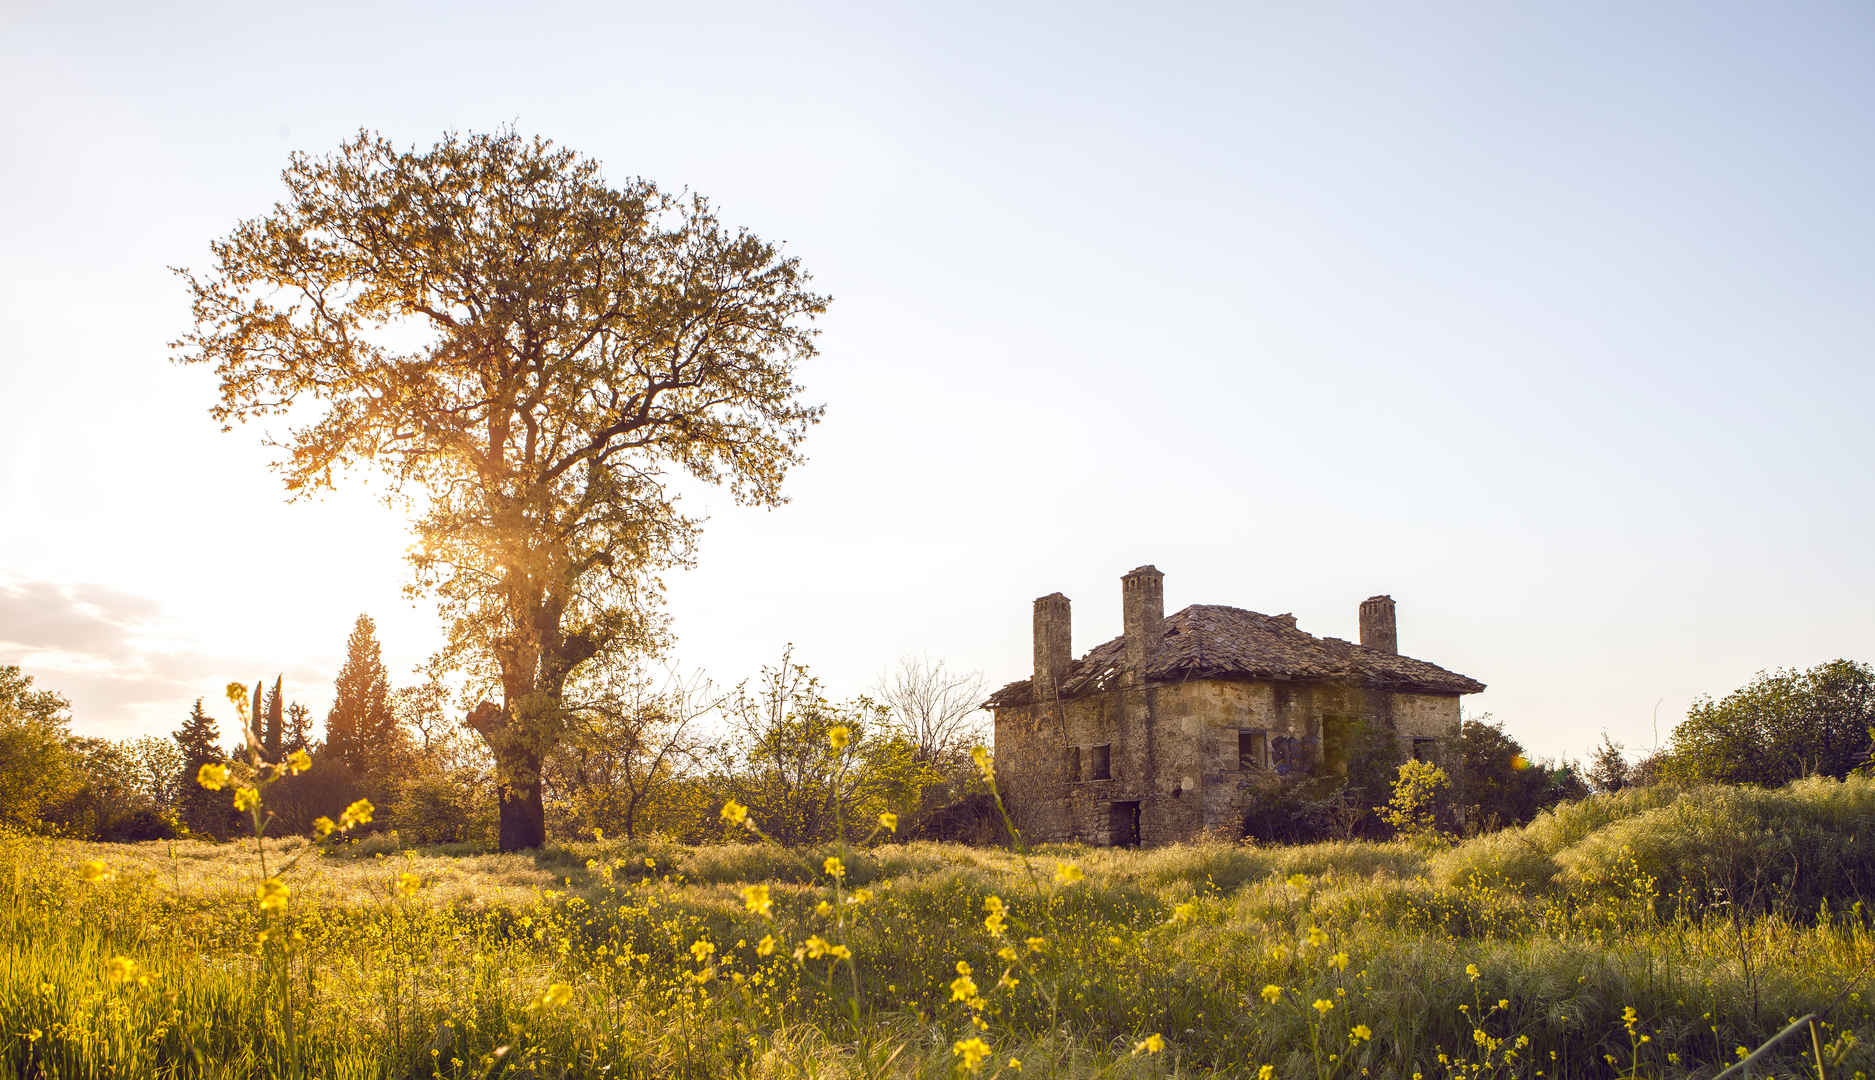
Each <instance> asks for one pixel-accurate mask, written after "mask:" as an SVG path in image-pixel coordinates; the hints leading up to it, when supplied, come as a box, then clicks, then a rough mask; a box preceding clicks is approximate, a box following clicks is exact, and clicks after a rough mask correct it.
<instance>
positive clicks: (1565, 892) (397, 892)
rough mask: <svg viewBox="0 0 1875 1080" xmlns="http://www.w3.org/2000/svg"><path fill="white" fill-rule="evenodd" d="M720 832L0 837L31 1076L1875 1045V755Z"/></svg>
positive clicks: (1298, 1072) (1473, 1069)
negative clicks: (1153, 832) (1158, 823)
mask: <svg viewBox="0 0 1875 1080" xmlns="http://www.w3.org/2000/svg"><path fill="white" fill-rule="evenodd" d="M725 833H726V836H729V837H732V838H734V839H735V842H727V841H726V842H724V843H721V844H716V845H710V846H701V847H684V846H678V845H674V844H668V843H658V842H651V843H645V842H637V843H623V842H616V841H612V840H608V839H604V838H596V839H592V840H588V841H582V842H570V843H561V844H557V845H554V846H550V847H548V848H545V849H543V850H541V851H539V852H538V853H535V854H533V855H495V854H487V853H481V852H475V851H469V850H456V849H448V848H425V849H416V850H408V849H404V848H402V847H401V846H400V845H399V844H398V843H397V841H396V838H395V837H394V836H391V835H388V834H369V835H358V836H355V837H350V838H347V840H346V842H344V843H340V844H331V843H328V844H325V845H316V844H315V843H314V842H313V841H311V840H309V839H281V840H270V841H268V842H267V843H266V844H265V845H264V847H259V848H257V846H256V845H255V844H254V843H252V842H249V843H247V844H240V843H231V844H212V843H205V842H176V843H173V844H169V843H148V844H139V845H110V844H95V843H82V842H76V841H61V840H51V839H45V838H37V837H26V836H19V835H9V836H5V837H3V838H0V892H3V895H0V1075H6V1076H33V1077H78V1076H127V1077H140V1076H202V1077H223V1076H225V1077H234V1076H242V1077H247V1076H294V1077H298V1076H320V1077H449V1078H457V1077H485V1076H497V1075H500V1076H528V1077H560V1076H608V1077H610V1076H619V1077H637V1076H646V1077H650V1076H658V1077H664V1076H749V1077H794V1076H840V1077H847V1076H852V1077H860V1076H923V1077H949V1076H954V1075H959V1074H962V1075H972V1074H974V1075H978V1076H984V1077H989V1076H1003V1077H1011V1076H1035V1075H1074V1076H1114V1077H1133V1076H1158V1075H1190V1076H1196V1075H1208V1074H1214V1073H1215V1074H1223V1075H1231V1076H1250V1077H1265V1078H1267V1077H1315V1078H1325V1077H1355V1076H1384V1077H1394V1076H1397V1077H1413V1076H1423V1077H1486V1076H1491V1077H1504V1076H1518V1077H1572V1076H1622V1077H1626V1076H1647V1077H1655V1076H1659V1077H1678V1076H1694V1075H1698V1076H1711V1075H1713V1074H1714V1073H1715V1072H1717V1071H1718V1069H1719V1068H1721V1067H1723V1066H1726V1065H1729V1064H1731V1063H1733V1062H1735V1061H1737V1060H1738V1059H1739V1058H1740V1057H1741V1056H1742V1054H1743V1053H1744V1049H1745V1048H1747V1047H1756V1046H1757V1045H1758V1044H1759V1043H1761V1042H1762V1041H1763V1040H1764V1039H1765V1038H1767V1037H1768V1036H1770V1035H1771V1034H1774V1033H1775V1032H1777V1031H1778V1030H1779V1029H1780V1028H1782V1027H1783V1026H1784V1025H1785V1024H1786V1023H1787V1022H1788V1021H1789V1020H1790V1019H1792V1018H1795V1017H1798V1016H1801V1015H1803V1014H1806V1013H1816V1014H1818V1015H1819V1017H1820V1020H1819V1023H1818V1025H1817V1028H1816V1032H1817V1035H1816V1039H1815V1042H1814V1044H1812V1041H1811V1040H1810V1039H1809V1038H1808V1037H1807V1036H1806V1037H1804V1038H1802V1039H1798V1040H1793V1041H1792V1042H1791V1043H1790V1044H1789V1050H1788V1053H1786V1054H1785V1055H1784V1056H1782V1057H1780V1058H1779V1059H1777V1061H1776V1062H1774V1063H1773V1065H1772V1069H1773V1070H1774V1072H1775V1074H1776V1075H1787V1076H1815V1075H1818V1073H1819V1069H1820V1070H1822V1071H1823V1072H1824V1075H1827V1076H1829V1077H1842V1078H1845V1080H1846V1078H1848V1077H1852V1076H1853V1077H1861V1076H1864V1075H1865V1074H1866V1073H1868V1072H1870V1071H1875V1068H1872V1062H1875V1057H1872V1056H1871V1051H1870V1047H1871V1045H1875V1013H1872V1012H1871V1006H1870V1002H1869V993H1868V981H1869V978H1870V975H1871V973H1872V970H1875V928H1872V925H1871V920H1870V915H1869V912H1868V910H1867V908H1866V907H1865V906H1864V903H1863V897H1864V896H1866V895H1868V893H1869V892H1870V890H1871V889H1872V888H1875V859H1872V858H1870V857H1869V856H1870V853H1869V852H1868V850H1867V845H1868V844H1869V843H1870V838H1875V781H1871V780H1869V779H1866V778H1851V779H1850V780H1848V781H1829V780H1809V781H1801V782H1799V783H1797V784H1794V785H1791V786H1789V787H1786V788H1782V789H1776V790H1760V789H1750V788H1737V787H1720V786H1713V787H1702V788H1693V789H1687V790H1674V789H1668V788H1643V789H1633V790H1629V791H1624V792H1621V793H1618V794H1615V795H1610V796H1598V797H1595V798H1592V799H1589V800H1586V801H1584V802H1579V803H1574V804H1568V805H1564V806H1562V807H1559V808H1557V809H1556V810H1554V811H1551V812H1547V813H1545V814H1544V815H1542V816H1541V817H1539V818H1538V819H1537V820H1536V821H1535V822H1533V823H1532V824H1531V825H1529V826H1527V827H1524V828H1521V829H1515V830H1509V831H1506V832H1502V833H1495V834H1490V835H1486V836H1482V837H1478V838H1475V839H1472V840H1469V841H1466V842H1463V843H1460V844H1456V845H1447V846H1443V847H1440V846H1431V845H1426V844H1417V845H1415V844H1407V843H1389V844H1381V843H1330V844H1315V845H1308V846H1297V847H1254V846H1246V845H1240V844H1227V843H1209V844H1192V845H1181V846H1175V847H1167V848H1160V849H1151V850H1111V849H1089V848H1081V847H1059V848H1055V847H1050V848H1045V849H1041V850H1035V851H1027V852H1016V851H1008V850H1001V849H979V848H967V847H961V846H955V845H939V844H928V843H905V844H901V843H894V842H889V841H891V840H892V839H893V835H892V833H890V832H889V831H887V830H885V829H883V828H881V829H877V830H875V834H876V835H875V838H874V839H875V842H873V843H870V844H855V845H838V846H826V847H821V848H816V849H813V850H809V851H789V850H785V849H782V848H780V847H778V846H775V845H772V844H767V843H762V842H758V841H756V840H755V838H754V837H753V836H752V835H751V834H750V832H749V831H747V830H742V829H738V828H737V827H736V825H735V824H734V823H733V822H730V823H725ZM879 840H883V841H887V842H876V841H879ZM262 858H264V859H265V860H267V865H266V869H265V871H264V872H263V870H262V867H261V865H260V860H261V859H262ZM295 859H297V860H298V862H297V863H293V864H292V868H291V869H290V870H283V869H282V868H283V867H284V866H286V865H287V864H289V863H292V861H293V860H295ZM267 877H274V878H277V880H279V881H280V882H282V883H284V884H285V885H286V888H285V889H284V890H274V891H273V892H271V893H269V892H268V891H266V890H262V891H260V892H258V893H257V887H258V885H259V883H261V882H262V881H264V880H265V879H266V878H267ZM1757 1075H1760V1076H1762V1075H1767V1072H1763V1071H1761V1072H1759V1073H1758V1074H1757Z"/></svg>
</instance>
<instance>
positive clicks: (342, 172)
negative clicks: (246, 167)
mask: <svg viewBox="0 0 1875 1080" xmlns="http://www.w3.org/2000/svg"><path fill="white" fill-rule="evenodd" d="M284 179H285V181H286V186H287V191H288V195H287V198H286V199H285V201H283V202H282V203H280V204H279V205H277V206H276V207H275V208H274V210H273V212H272V213H270V214H268V215H266V216H265V217H260V218H255V219H252V220H249V221H246V222H243V223H242V224H241V225H239V226H238V227H237V228H236V229H235V230H234V231H233V232H232V233H231V234H230V235H228V236H227V237H226V238H224V239H222V240H219V241H217V242H216V243H215V244H214V245H213V248H212V250H213V252H214V256H215V267H214V270H213V271H212V272H210V273H207V274H203V275H196V274H188V273H187V272H185V276H186V278H187V280H188V283H189V287H190V290H191V293H192V296H193V304H194V315H195V328H194V330H193V331H192V332H191V333H189V334H188V335H186V336H185V337H184V338H183V339H182V340H181V341H179V342H178V343H177V345H176V348H177V355H178V357H179V359H181V360H183V361H185V362H194V363H202V364H208V365H211V366H213V368H214V369H215V371H216V373H217V375H218V376H219V377H220V401H219V403H218V404H217V405H216V407H215V409H214V415H215V416H216V417H217V418H218V419H220V420H222V422H223V423H224V425H226V424H229V423H233V422H236V421H246V420H250V419H256V418H263V417H273V416H282V417H286V418H287V420H288V423H289V424H290V426H289V428H288V429H287V430H286V432H285V433H284V434H282V435H280V436H279V437H278V438H276V439H274V440H272V441H273V445H275V446H277V447H278V448H279V449H280V450H281V451H282V452H283V453H282V456H281V457H280V459H279V467H280V469H281V471H282V473H283V475H284V477H285V481H286V485H287V487H288V489H289V490H290V491H292V492H294V493H296V494H304V493H307V492H310V491H313V490H315V489H317V488H319V487H321V486H325V485H329V484H331V483H332V482H333V477H334V475H335V472H342V471H343V470H345V469H346V468H347V467H350V466H355V465H360V464H369V465H372V466H375V467H376V468H377V469H379V470H381V472H382V473H383V474H384V475H385V476H387V477H388V479H389V482H390V486H391V490H392V491H393V492H395V493H399V494H401V495H403V496H406V497H408V498H410V499H411V500H413V501H414V502H416V503H418V504H420V505H421V506H422V510H423V512H422V514H421V517H420V518H419V519H418V520H417V522H416V524H415V530H416V534H417V541H418V543H417V545H416V548H415V551H414V554H413V565H414V570H415V580H414V582H413V585H414V587H416V588H418V589H421V590H427V591H428V592H429V593H430V594H431V595H433V596H434V597H435V598H436V599H437V601H438V604H439V607H440V609H441V611H442V613H443V616H444V618H445V620H446V622H447V625H448V630H449V637H448V642H449V643H448V646H447V649H446V658H448V659H451V660H454V661H458V662H461V663H463V664H464V665H465V666H466V667H467V668H468V670H469V673H470V674H471V676H472V677H474V678H476V679H478V680H480V681H481V682H482V683H483V684H484V685H487V686H489V687H490V688H491V689H496V690H498V691H499V696H500V701H499V703H496V702H492V701H490V702H485V703H484V704H483V705H482V706H481V707H479V708H477V709H476V710H475V711H474V714H473V720H474V724H475V727H476V729H477V730H478V731H479V732H481V734H482V736H483V738H484V739H485V740H486V741H487V742H488V745H489V748H490V750H491V751H492V752H493V754H494V757H495V759H496V762H497V765H498V770H499V783H498V792H499V800H500V810H501V826H500V835H501V845H502V847H503V848H504V849H513V848H521V847H533V846H537V845H539V844H540V843H541V842H542V841H543V839H544V837H545V824H544V817H543V811H542V805H541V795H540V767H541V762H542V758H543V756H544V755H545V753H546V752H547V751H548V750H549V749H550V748H552V747H553V746H555V745H556V744H557V743H558V742H559V741H560V739H561V737H562V734H563V731H564V724H565V716H564V711H563V709H562V707H561V700H562V695H563V691H564V688H565V686H566V683H567V680H568V678H569V677H571V676H572V675H573V674H574V672H575V671H576V670H577V669H579V668H580V667H581V666H582V665H584V664H586V663H588V662H590V661H592V660H593V659H595V658H597V657H601V656H602V655H603V654H607V653H612V652H621V651H622V652H646V651H653V650H655V648H656V647H657V646H659V645H660V643H661V642H662V638H663V634H662V630H661V627H662V623H661V620H660V618H659V617H658V599H659V596H660V591H661V590H660V587H659V575H660V573H661V572H662V571H663V570H665V569H666V568H668V567H670V566H672V565H676V564H680V563H684V562H687V561H688V560H689V558H690V552H691V544H692V541H693V539H694V537H695V535H696V532H697V529H698V526H699V522H698V520H697V519H696V518H693V517H690V516H686V515H685V514H682V513H680V512H679V509H678V506H677V499H676V496H675V493H674V492H673V491H672V490H671V488H670V487H669V485H668V482H669V480H670V479H671V474H672V473H673V471H675V472H677V473H682V474H687V475H688V476H689V477H691V478H694V479H696V480H699V481H702V482H704V483H708V484H720V485H724V486H726V487H727V488H728V489H729V491H730V492H731V493H732V494H733V495H734V497H735V498H736V499H737V500H738V501H739V502H742V503H745V504H753V505H774V504H777V503H779V502H781V501H782V495H781V484H782V480H783V478H784V476H785V475H786V473H787V471H788V469H789V467H790V466H792V465H794V464H796V463H797V462H798V461H799V445H800V442H801V440H802V439H803V438H804V437H805V434H806V432H807V429H808V428H809V427H810V426H811V425H812V424H813V423H814V422H815V421H816V420H817V419H818V418H819V416H820V408H819V407H818V406H815V405H811V404H808V403H806V402H804V401H803V400H802V398H801V392H802V391H801V387H800V386H799V385H798V383H797V382H796V381H795V368H796V365H797V364H798V363H799V362H800V361H801V360H803V359H804V358H806V357H808V356H810V355H812V353H813V351H814V348H813V335H814V331H813V330H812V329H811V327H810V325H809V324H810V323H811V321H812V319H813V318H814V317H815V316H816V315H818V314H819V313H821V312H822V311H824V310H825V308H826V299H825V298H824V297H822V296H819V295H816V294H814V293H813V292H810V291H809V290H808V289H807V275H806V273H805V272H804V271H803V270H802V269H801V267H800V265H799V263H798V262H797V260H795V259H792V258H783V257H781V255H780V254H779V252H778V251H777V249H776V248H775V247H774V246H772V245H770V244H768V243H765V242H763V241H762V240H760V239H759V238H757V237H755V236H754V235H752V234H750V233H749V232H747V231H746V230H739V229H727V228H725V227H723V226H722V225H721V224H720V223H719V221H718V220H717V217H716V215H715V213H714V212H713V210H712V209H711V207H710V205H709V203H708V202H707V201H706V200H704V199H702V198H701V197H696V196H690V195H668V194H665V193H663V192H660V191H659V190H658V189H657V187H656V186H655V185H653V184H651V183H650V182H648V181H645V180H629V181H626V182H624V183H622V184H620V185H619V186H616V187H614V186H612V185H611V184H609V183H608V182H607V181H606V180H605V178H604V177H603V176H602V174H601V172H600V167H599V165H598V163H597V162H595V161H593V160H591V159H589V158H584V157H581V156H580V155H578V154H575V153H573V152H572V151H570V150H566V149H563V148H560V147H557V146H554V145H553V144H552V143H550V142H548V141H546V140H543V139H538V138H533V139H530V138H523V137H522V136H520V135H518V134H516V133H514V132H512V131H503V132H497V133H495V134H482V135H468V136H457V135H450V136H447V137H445V138H444V139H443V140H442V141H441V142H439V143H438V144H437V145H436V146H434V147H432V148H430V149H427V150H414V149H413V150H408V151H406V150H399V149H397V148H396V147H395V146H393V145H392V144H391V143H389V142H388V141H386V140H385V139H383V138H381V137H378V136H376V135H373V134H370V133H361V134H360V135H359V136H358V137H357V138H356V139H354V140H352V141H351V142H349V143H347V144H345V145H344V146H342V147H340V148H339V149H338V150H337V151H336V152H335V153H333V154H331V155H329V156H325V157H319V158H314V157H309V156H307V155H304V154H296V155H294V157H293V158H292V160H291V163H290V164H289V165H288V167H287V169H286V172H285V174H284Z"/></svg>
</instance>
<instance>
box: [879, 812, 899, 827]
mask: <svg viewBox="0 0 1875 1080" xmlns="http://www.w3.org/2000/svg"><path fill="white" fill-rule="evenodd" d="M879 824H880V825H883V826H884V827H885V829H886V831H887V832H897V831H898V815H897V814H894V813H893V812H892V811H890V810H887V811H886V812H885V813H883V814H880V815H879Z"/></svg>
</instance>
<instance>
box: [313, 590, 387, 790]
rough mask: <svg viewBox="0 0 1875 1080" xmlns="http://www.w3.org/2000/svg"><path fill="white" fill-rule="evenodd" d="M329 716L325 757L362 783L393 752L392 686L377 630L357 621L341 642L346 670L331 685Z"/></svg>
mask: <svg viewBox="0 0 1875 1080" xmlns="http://www.w3.org/2000/svg"><path fill="white" fill-rule="evenodd" d="M333 689H334V693H333V696H332V711H331V712H330V713H328V714H327V715H326V745H325V752H326V753H327V754H329V755H332V756H333V757H336V758H337V759H338V760H339V761H340V762H341V763H343V764H344V765H345V767H346V768H347V769H348V770H350V772H351V773H352V775H353V776H357V777H360V778H362V777H366V776H370V775H372V774H373V773H375V772H376V771H378V770H377V768H376V766H377V765H378V764H380V763H381V762H382V761H383V759H384V758H385V757H386V756H387V755H388V754H389V753H390V752H391V751H392V749H393V747H392V745H391V744H392V740H393V739H394V736H395V734H396V727H397V725H396V719H395V717H394V716H393V715H392V713H391V684H390V679H389V678H388V677H387V676H386V675H385V673H384V654H383V650H382V649H380V648H379V646H378V635H377V624H375V623H373V622H372V621H371V616H369V615H360V616H358V621H357V623H355V624H354V625H353V626H352V632H351V636H350V637H348V638H347V639H346V640H345V664H344V666H343V667H340V668H339V676H338V679H337V681H336V683H335V684H334V688H333Z"/></svg>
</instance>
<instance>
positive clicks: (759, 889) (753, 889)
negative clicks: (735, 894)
mask: <svg viewBox="0 0 1875 1080" xmlns="http://www.w3.org/2000/svg"><path fill="white" fill-rule="evenodd" d="M742 906H743V907H746V908H748V909H749V910H750V911H753V912H755V913H756V914H757V915H761V916H763V917H766V916H767V915H768V912H769V909H770V908H772V907H774V901H773V900H771V899H770V898H769V895H768V886H766V885H744V886H743V887H742Z"/></svg>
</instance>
